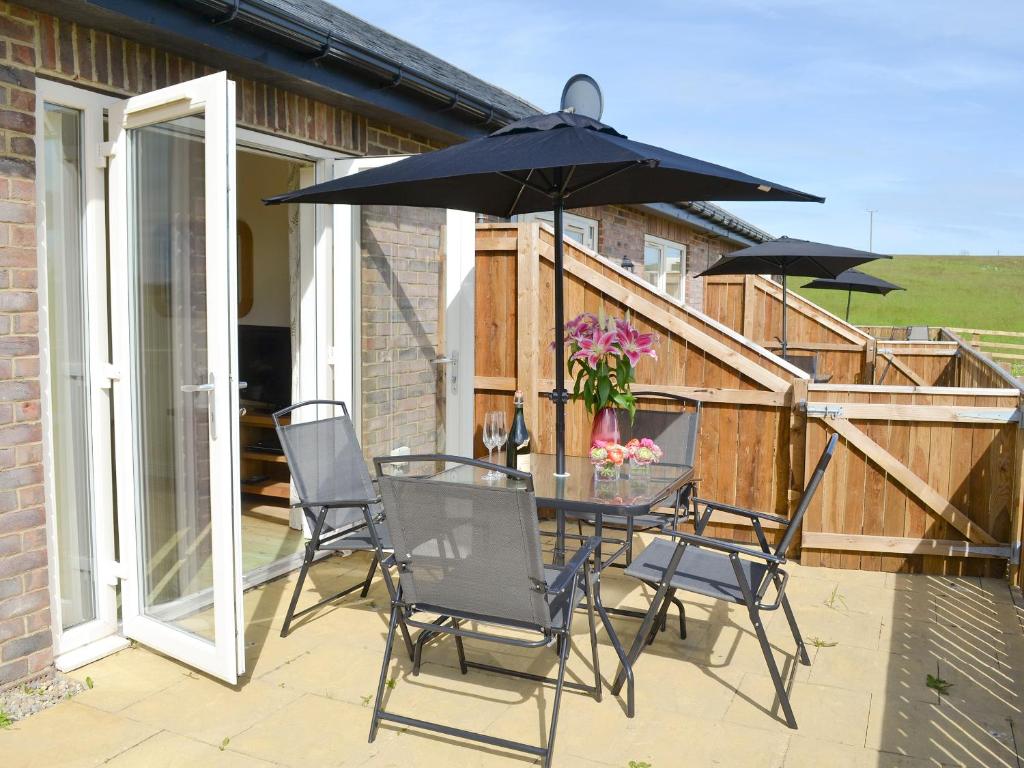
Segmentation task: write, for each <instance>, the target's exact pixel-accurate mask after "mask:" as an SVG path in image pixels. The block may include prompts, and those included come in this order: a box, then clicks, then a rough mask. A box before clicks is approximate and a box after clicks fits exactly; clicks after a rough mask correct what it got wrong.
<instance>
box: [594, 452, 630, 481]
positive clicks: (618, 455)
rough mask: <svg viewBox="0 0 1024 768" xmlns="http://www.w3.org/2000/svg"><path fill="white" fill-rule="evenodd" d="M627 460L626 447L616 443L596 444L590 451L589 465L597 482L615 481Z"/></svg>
mask: <svg viewBox="0 0 1024 768" xmlns="http://www.w3.org/2000/svg"><path fill="white" fill-rule="evenodd" d="M628 458H629V452H628V451H627V450H626V447H625V446H623V445H619V444H618V443H598V444H596V445H595V446H594V447H593V448H591V449H590V463H591V464H593V465H594V477H596V478H597V479H598V480H617V479H618V477H619V470H620V469H621V468H622V465H623V464H625V463H626V460H627V459H628Z"/></svg>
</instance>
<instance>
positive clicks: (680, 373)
mask: <svg viewBox="0 0 1024 768" xmlns="http://www.w3.org/2000/svg"><path fill="white" fill-rule="evenodd" d="M553 242H554V239H553V233H552V232H551V230H550V228H549V227H547V225H538V224H521V225H516V224H487V225H480V226H479V227H478V229H477V254H476V292H477V293H476V307H477V317H476V371H475V373H476V380H475V413H476V417H477V419H478V421H480V420H482V415H483V413H484V412H485V411H487V410H491V409H495V408H504V409H506V410H510V409H511V401H512V397H511V396H512V392H513V391H514V390H515V389H517V388H518V389H522V390H523V392H524V393H525V394H526V398H527V400H526V402H527V408H526V416H527V421H528V423H529V427H530V431H531V433H532V434H534V435H535V436H536V442H537V446H538V450H541V451H551V450H553V438H552V435H553V422H554V407H553V406H552V405H551V403H550V402H549V400H548V399H547V398H546V397H545V395H544V393H545V392H546V391H547V390H550V389H551V387H552V383H553V382H552V380H553V378H554V371H553V355H552V353H551V344H552V342H553V341H554V338H555V333H554V328H553V324H552V322H551V316H552V311H551V305H552V296H553V292H552V277H553V265H552V254H553ZM565 265H566V308H567V315H569V316H571V315H574V314H575V313H577V312H581V311H590V312H595V313H596V312H597V311H598V310H603V311H604V312H605V313H606V314H609V315H614V316H621V315H624V314H626V313H629V314H630V316H631V318H632V319H633V321H634V323H636V324H637V325H638V326H639V327H640V328H642V329H643V330H650V331H654V332H656V333H658V334H659V335H660V337H661V343H660V345H659V347H658V354H659V360H658V361H657V363H654V362H653V361H649V360H647V361H644V362H642V363H641V364H640V367H639V370H638V379H639V383H638V386H637V389H642V388H645V387H647V388H650V389H656V390H661V391H669V392H676V393H679V394H684V395H688V396H691V397H694V398H697V399H699V400H701V401H703V403H704V409H703V419H702V424H701V438H700V442H699V445H698V455H697V474H698V475H699V476H700V477H701V478H702V481H701V487H700V492H701V494H702V495H705V496H707V497H710V498H715V499H717V500H720V501H724V502H728V503H735V504H740V505H743V506H748V507H752V508H754V509H759V510H762V511H766V512H774V513H777V514H781V515H785V516H789V515H791V514H792V511H793V508H794V506H795V504H796V502H797V501H798V500H799V497H800V493H801V491H802V489H803V486H804V483H805V480H806V472H807V469H808V468H810V467H813V464H814V462H815V461H816V460H817V457H818V455H819V454H820V451H821V450H822V448H823V446H824V442H825V439H826V436H827V434H828V433H830V432H838V433H839V434H840V435H841V438H842V439H841V441H840V446H841V447H840V449H839V451H838V453H837V456H836V459H835V461H834V464H833V466H832V468H830V470H829V473H828V475H827V476H826V477H827V479H826V483H825V485H824V487H823V489H822V491H821V493H820V494H819V496H818V497H817V499H816V500H815V503H814V505H813V506H812V508H811V510H810V512H809V513H808V515H807V517H806V518H805V520H804V524H803V528H802V531H801V537H800V541H799V551H800V557H801V559H802V560H803V561H804V562H806V563H809V564H814V565H824V566H832V567H849V568H860V569H864V570H892V571H912V572H927V573H946V574H974V575H989V576H998V575H1003V574H1005V573H1006V569H1007V563H1008V561H1011V560H1013V559H1014V546H1013V543H1014V542H1019V541H1020V530H1021V508H1022V504H1024V499H1022V488H1021V478H1022V476H1024V460H1022V456H1024V433H1022V431H1021V429H1020V404H1021V389H1020V388H1019V387H1018V386H1015V385H1012V384H1011V383H1010V382H1012V379H1009V381H1008V380H1007V378H1008V377H1007V375H1006V374H1005V372H1003V371H1000V370H999V369H998V368H997V367H994V366H991V365H990V364H989V365H987V366H986V364H985V362H984V358H982V357H981V356H977V359H975V358H974V357H971V358H969V357H968V355H967V354H965V353H964V352H963V346H964V345H963V344H962V342H961V341H960V340H959V339H957V338H956V337H955V334H952V333H950V334H947V335H946V336H945V337H944V338H943V339H942V340H941V341H936V342H898V341H894V342H889V341H884V342H883V341H878V342H877V343H876V340H875V339H874V338H873V337H870V336H869V335H868V334H866V333H863V332H862V331H860V330H859V329H853V330H851V329H852V328H853V327H852V326H848V325H847V324H845V323H843V321H841V320H839V319H838V318H834V316H831V315H829V314H828V313H826V312H824V311H823V310H820V308H817V307H815V305H813V304H811V303H810V302H807V301H806V300H798V301H796V302H794V305H795V309H794V310H793V311H794V312H795V314H797V315H798V316H800V317H802V318H807V321H806V322H802V321H798V323H797V328H798V333H799V334H801V335H804V336H805V338H804V339H802V340H801V342H800V343H803V344H805V345H807V346H808V347H809V348H812V349H816V351H819V352H834V353H836V355H835V356H833V357H831V358H830V359H831V360H834V361H836V362H835V364H836V365H837V366H838V365H840V363H841V362H842V364H843V365H846V368H845V370H846V371H848V372H849V373H850V375H851V378H854V379H856V376H855V373H854V372H855V371H857V370H860V371H861V375H862V376H863V375H864V373H865V366H866V365H867V362H866V358H865V354H866V350H868V349H872V350H873V352H874V356H873V359H872V364H873V365H874V366H875V369H874V370H872V371H870V374H871V377H872V378H873V377H874V375H875V374H876V373H881V369H882V367H883V366H885V365H886V363H887V362H888V358H887V357H886V355H885V353H887V352H889V353H891V354H892V358H893V359H894V360H895V361H896V363H892V364H890V365H889V368H890V369H891V370H890V372H888V373H886V383H885V385H883V386H879V385H874V384H864V383H859V382H858V381H856V380H854V381H851V382H842V381H840V382H835V380H833V383H830V384H826V385H817V384H812V383H810V382H809V381H808V379H807V377H806V376H805V375H804V374H802V373H801V372H800V371H798V370H797V369H795V368H793V367H791V366H789V365H788V364H786V363H785V362H784V361H782V360H781V359H780V358H778V357H776V356H775V355H773V354H772V353H771V352H770V351H768V349H766V346H767V343H768V341H769V340H767V339H765V338H764V336H763V333H762V334H759V330H760V329H764V328H768V327H772V326H771V323H772V322H773V318H774V317H775V315H774V314H773V312H774V310H773V309H772V307H773V304H772V302H773V301H778V300H780V299H781V292H779V291H776V290H775V289H773V288H772V286H774V285H775V284H774V283H772V281H767V280H763V279H762V278H755V279H750V280H729V279H726V280H724V281H721V282H718V283H716V285H720V286H722V288H723V290H717V289H716V290H712V291H710V292H706V293H705V302H708V301H709V298H710V305H708V307H707V308H708V309H709V312H710V313H711V314H712V315H714V317H712V316H709V315H705V314H702V313H700V312H697V311H695V310H693V309H691V308H689V307H686V306H685V305H683V304H681V303H679V302H677V301H675V300H673V299H671V298H670V297H668V296H666V295H664V294H661V293H659V292H658V291H657V290H655V289H654V288H653V287H652V286H650V285H649V284H647V283H646V282H644V281H643V280H641V279H640V278H638V277H637V276H635V275H633V274H631V273H629V272H626V271H624V270H622V269H621V268H620V267H618V266H617V265H616V264H614V263H613V262H611V261H609V260H605V259H603V258H602V257H601V256H599V255H598V254H596V253H593V252H592V251H589V250H587V249H585V248H583V247H582V246H579V245H578V244H576V243H575V242H573V241H571V240H566V258H565ZM779 290H781V289H779ZM743 294H746V296H744V295H743ZM751 297H754V298H753V299H752V298H751ZM815 323H816V325H815ZM744 327H746V328H747V330H748V331H750V330H751V329H753V331H752V333H754V334H755V338H756V339H759V340H760V341H761V342H764V343H761V344H758V343H755V342H754V341H751V340H748V339H747V338H745V336H744V335H743V334H742V330H741V329H742V328H744ZM793 327H794V325H793V323H792V322H791V324H790V328H791V329H793ZM822 329H824V330H822ZM811 334H816V337H815V338H814V340H813V341H812V340H807V339H806V336H810V335H811ZM865 337H867V338H865ZM812 345H817V347H814V346H812ZM828 345H832V346H831V347H830V346H828ZM847 346H848V347H850V349H847V348H845V347H847ZM853 347H856V349H852V348H853ZM968 349H969V348H968ZM971 354H975V353H973V352H971ZM844 355H846V356H848V357H849V358H850V359H851V360H852V359H853V358H854V357H855V356H857V355H859V361H860V362H859V363H853V362H849V361H848V360H846V361H844V358H843V356H844ZM961 359H963V360H964V361H965V362H964V363H963V364H960V362H959V361H960V360H961ZM904 369H905V370H904ZM907 371H909V373H908V372H907ZM868 380H869V381H870V380H871V379H870V378H869V379H868ZM937 382H941V383H942V386H933V385H934V384H935V383H937ZM968 382H971V383H968ZM589 428H590V424H589V419H588V418H587V415H586V413H585V412H584V410H583V408H582V405H581V404H570V406H569V410H568V418H567V449H568V451H569V452H570V453H571V454H576V455H582V454H583V453H585V451H586V449H587V448H588V445H587V440H588V438H589ZM478 434H479V425H478ZM478 439H479V438H478ZM477 447H478V450H481V451H482V445H478V446H477ZM715 524H716V527H715V528H714V532H715V533H717V534H721V535H728V536H732V537H737V538H745V537H748V536H749V530H748V529H746V528H745V527H744V526H742V525H739V526H736V525H731V524H727V523H726V522H725V521H724V520H721V519H718V518H716V519H715ZM1010 577H1011V578H1012V579H1014V580H1015V581H1016V580H1018V579H1019V578H1020V577H1019V574H1018V573H1017V569H1016V567H1013V568H1012V569H1011V574H1010Z"/></svg>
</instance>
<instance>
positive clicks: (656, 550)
mask: <svg viewBox="0 0 1024 768" xmlns="http://www.w3.org/2000/svg"><path fill="white" fill-rule="evenodd" d="M675 549H676V544H675V542H672V541H667V540H665V539H655V540H654V541H653V542H651V544H650V545H648V547H647V548H646V549H645V550H644V551H643V552H642V553H640V554H639V555H638V556H637V557H636V558H635V559H634V560H633V562H632V564H630V566H629V567H628V568H626V575H628V576H632V577H633V578H636V579H640V580H641V581H646V582H649V583H653V584H656V583H658V582H660V581H661V580H662V578H663V576H664V574H665V572H666V571H667V570H668V564H669V561H670V560H671V559H672V554H673V553H674V552H675ZM739 564H740V568H741V569H742V570H743V573H744V575H745V577H746V579H747V583H748V584H750V586H751V589H752V590H753V591H754V592H755V593H756V592H757V588H758V587H759V586H760V584H761V581H762V580H763V579H764V576H765V573H767V571H768V568H767V566H766V565H765V564H764V563H759V562H755V561H753V560H744V559H743V558H740V560H739ZM669 586H670V587H672V588H673V589H682V590H685V591H687V592H696V593H697V594H699V595H707V596H708V597H713V598H715V599H717V600H729V601H731V602H734V603H740V604H743V603H744V599H743V591H742V590H741V589H740V585H739V583H738V582H737V581H736V572H735V571H734V570H733V567H732V561H731V560H730V559H729V558H728V557H724V556H723V555H722V554H721V553H719V552H708V551H706V550H703V549H699V548H698V547H695V546H692V545H691V546H688V547H687V548H686V549H685V551H684V552H683V557H682V559H680V561H679V565H678V567H677V568H676V572H675V573H674V574H672V577H671V579H669Z"/></svg>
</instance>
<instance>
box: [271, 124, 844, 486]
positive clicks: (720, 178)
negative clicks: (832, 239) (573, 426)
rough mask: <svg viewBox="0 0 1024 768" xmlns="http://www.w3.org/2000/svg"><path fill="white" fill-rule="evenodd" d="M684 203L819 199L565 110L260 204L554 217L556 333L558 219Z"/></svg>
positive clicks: (560, 356)
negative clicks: (583, 211)
mask: <svg viewBox="0 0 1024 768" xmlns="http://www.w3.org/2000/svg"><path fill="white" fill-rule="evenodd" d="M683 200H796V201H810V202H819V203H820V202H824V198H820V197H815V196H814V195H809V194H806V193H804V192H799V191H797V190H795V189H790V188H789V187H783V186H780V185H778V184H775V183H774V182H770V181H765V180H764V179H758V178H755V177H754V176H748V175H747V174H745V173H741V172H739V171H734V170H731V169H729V168H724V167H722V166H720V165H714V164H712V163H707V162H704V161H703V160H696V159H694V158H692V157H686V156H685V155H679V154H676V153H675V152H670V151H668V150H666V149H661V148H659V147H654V146H651V145H649V144H641V143H639V142H636V141H630V140H629V139H627V138H626V137H625V136H623V135H622V134H621V133H619V132H618V131H616V130H615V129H614V128H611V127H610V126H608V125H605V124H604V123H601V122H599V121H597V120H594V119H593V118H590V117H586V116H584V115H581V114H575V113H573V112H568V111H562V112H553V113H551V114H546V115H536V116H533V117H527V118H524V119H522V120H519V121H517V122H514V123H511V124H509V125H507V126H505V127H504V128H501V129H499V130H497V131H495V132H494V133H492V134H490V135H488V136H483V137H481V138H478V139H473V140H471V141H467V142H464V143H462V144H456V145H454V146H451V147H446V148H445V149H439V150H437V151H435V152H427V153H424V154H421V155H413V156H412V157H408V158H406V159H404V160H400V161H398V162H396V163H392V164H391V165H386V166H382V167H379V168H373V169H370V170H367V171H363V172H361V173H357V174H354V175H352V176H348V177H345V178H342V179H337V180H334V181H328V182H324V183H322V184H317V185H315V186H312V187H307V188H306V189H300V190H298V191H296V192H289V193H287V194H283V195H278V196H276V197H273V198H270V199H269V200H267V202H268V203H347V204H350V205H412V206H421V207H427V208H456V209H459V210H464V211H473V212H476V213H487V214H491V215H494V216H513V215H515V214H519V213H531V212H534V211H550V210H553V211H554V221H555V275H554V292H555V302H554V304H555V318H554V319H555V335H556V338H558V337H559V336H560V335H561V329H562V326H563V325H564V322H565V317H564V314H565V313H564V308H563V301H564V297H563V291H562V282H563V276H564V270H563V262H562V213H563V210H564V208H565V207H566V206H569V207H572V208H580V207H584V206H590V205H610V204H616V203H618V204H629V203H653V202H665V201H683ZM550 397H551V400H552V401H554V403H555V445H556V463H555V466H556V473H557V474H559V475H564V474H565V404H566V402H568V400H569V393H568V392H567V391H566V389H565V349H564V347H563V345H561V344H556V345H555V388H554V390H553V391H552V392H551V395H550Z"/></svg>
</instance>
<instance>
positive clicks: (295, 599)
mask: <svg viewBox="0 0 1024 768" xmlns="http://www.w3.org/2000/svg"><path fill="white" fill-rule="evenodd" d="M315 554H316V552H315V551H314V549H313V548H312V547H311V546H309V545H307V546H306V556H305V557H304V558H303V559H302V568H301V569H300V570H299V580H298V581H297V582H296V583H295V591H294V592H292V600H291V602H290V603H289V604H288V613H286V614H285V616H284V626H283V627H281V637H288V632H289V631H290V629H291V625H292V616H294V615H295V607H296V606H297V605H298V604H299V595H301V594H302V584H303V582H305V581H306V574H307V573H308V572H309V566H310V565H312V564H313V556H314V555H315Z"/></svg>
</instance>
